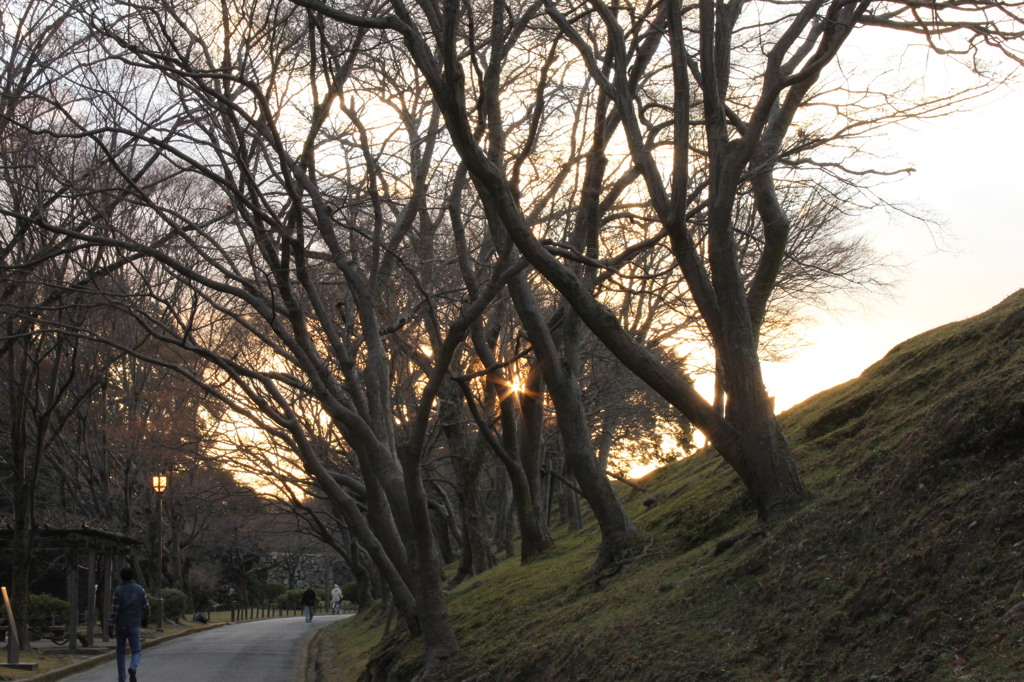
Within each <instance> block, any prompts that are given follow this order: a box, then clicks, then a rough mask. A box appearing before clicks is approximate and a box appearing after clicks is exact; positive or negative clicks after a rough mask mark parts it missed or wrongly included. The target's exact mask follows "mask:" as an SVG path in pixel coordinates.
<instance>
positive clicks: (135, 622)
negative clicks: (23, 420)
mask: <svg viewBox="0 0 1024 682" xmlns="http://www.w3.org/2000/svg"><path fill="white" fill-rule="evenodd" d="M121 581H122V582H121V584H120V585H118V586H117V587H115V588H114V604H113V608H112V609H111V611H110V625H109V627H108V630H109V633H110V636H111V637H116V638H117V640H116V641H117V682H125V680H126V678H125V670H124V653H125V645H126V644H127V645H128V648H129V649H130V650H131V652H132V658H131V662H130V663H129V664H128V677H127V679H128V680H131V682H136V680H138V677H137V675H138V671H139V663H140V662H141V661H142V628H144V627H146V625H148V624H149V600H148V599H146V590H144V589H143V588H142V585H140V584H138V583H137V582H135V571H133V570H132V569H131V568H129V567H127V566H125V567H124V568H122V569H121Z"/></svg>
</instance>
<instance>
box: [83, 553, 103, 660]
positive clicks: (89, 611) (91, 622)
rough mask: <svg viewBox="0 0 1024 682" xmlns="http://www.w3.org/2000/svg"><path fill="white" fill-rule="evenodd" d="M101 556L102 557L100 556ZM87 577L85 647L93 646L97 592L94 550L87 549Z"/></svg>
mask: <svg viewBox="0 0 1024 682" xmlns="http://www.w3.org/2000/svg"><path fill="white" fill-rule="evenodd" d="M101 556H102V555H101ZM88 575H89V577H88V578H87V580H88V583H86V588H85V594H86V599H87V600H88V601H87V602H86V605H85V623H86V625H85V645H86V646H93V644H95V639H94V638H95V637H96V595H97V593H98V592H99V590H97V589H96V588H97V587H98V585H97V584H96V550H95V549H93V548H91V547H90V548H89V573H88Z"/></svg>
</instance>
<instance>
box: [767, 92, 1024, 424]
mask: <svg viewBox="0 0 1024 682" xmlns="http://www.w3.org/2000/svg"><path fill="white" fill-rule="evenodd" d="M1022 111H1024V91H1021V90H1019V89H1018V90H1017V91H1006V92H1004V93H1002V94H1001V96H1000V97H999V98H998V99H997V98H994V97H993V98H989V99H988V101H986V102H985V103H984V104H979V106H978V107H977V108H976V109H975V110H974V111H971V112H966V113H960V114H955V115H952V116H950V117H947V118H943V119H937V120H933V121H925V122H922V123H919V124H918V126H917V128H918V129H917V130H916V131H908V130H896V129H894V130H893V132H892V133H891V134H889V135H888V137H886V138H885V139H884V140H883V141H880V143H884V146H885V147H886V148H887V151H888V153H890V154H892V155H893V156H894V157H896V158H901V159H905V160H907V161H908V162H912V163H913V164H914V166H915V167H916V168H917V172H916V173H914V174H913V175H912V176H911V177H909V178H907V179H905V180H901V181H900V182H898V183H896V184H894V185H891V186H890V187H888V188H887V189H886V190H885V191H886V195H887V196H888V197H889V198H892V199H898V200H901V201H905V202H909V203H911V204H913V205H914V207H915V208H916V209H918V210H919V211H920V210H923V211H925V212H927V213H928V214H930V215H931V216H933V217H934V218H935V219H936V221H937V222H938V223H939V225H940V231H935V232H933V231H930V230H929V229H928V228H927V227H926V226H924V225H922V224H920V223H918V222H915V221H911V220H909V219H900V220H893V219H891V218H890V216H887V215H882V214H879V215H874V216H870V217H869V219H868V220H867V223H866V225H865V227H866V228H867V229H868V230H869V231H870V233H871V234H872V235H873V241H874V244H875V246H876V248H877V249H878V250H879V252H881V253H888V254H893V255H894V256H895V260H896V262H897V263H899V264H900V265H901V267H900V270H899V272H898V273H897V276H898V278H899V282H898V284H897V286H896V287H895V289H894V290H893V291H892V292H891V294H892V297H891V298H886V297H882V296H876V297H873V298H871V299H870V300H865V301H862V303H861V305H860V307H857V304H848V305H847V308H848V309H847V310H845V311H835V312H834V313H833V314H832V315H831V316H830V315H829V314H828V313H826V314H824V315H823V316H822V319H821V324H820V325H819V326H817V327H815V328H813V329H811V330H810V331H809V333H808V342H809V343H810V345H809V347H808V348H807V349H805V350H803V351H802V352H800V353H799V354H798V355H797V356H796V357H794V358H793V359H792V360H790V361H789V362H784V363H768V364H766V365H765V367H764V373H765V382H766V383H767V384H768V387H769V390H770V392H771V393H773V394H774V395H775V396H776V407H777V408H778V409H779V410H784V409H786V408H788V407H790V406H792V405H794V404H796V403H798V402H800V401H802V400H804V399H805V398H808V397H810V396H811V395H813V394H815V393H818V392H819V391H822V390H825V389H827V388H830V387H832V386H835V385H837V384H839V383H843V382H845V381H847V380H849V379H852V378H854V377H856V376H858V375H859V374H860V373H861V372H862V371H863V370H864V369H866V368H867V367H868V366H870V365H871V364H873V363H875V362H877V361H878V360H879V359H881V358H882V356H884V355H885V354H886V353H887V352H888V351H889V350H890V349H891V348H892V347H893V346H895V345H896V344H898V343H900V342H901V341H903V340H905V339H907V338H910V337H912V336H916V335H917V334H920V333H922V332H925V331H927V330H929V329H933V328H935V327H937V326H940V325H943V324H946V323H949V322H954V321H956V320H961V319H964V318H966V317H970V316H972V315H976V314H978V313H981V312H983V311H985V310H987V309H988V308H991V307H992V306H994V305H995V304H996V303H998V302H999V301H1001V300H1002V299H1004V298H1005V297H1006V296H1009V295H1010V294H1012V293H1013V292H1015V291H1017V290H1018V289H1021V288H1024V267H1021V262H1022V260H1021V259H1022V254H1024V229H1022V228H1024V219H1022V217H1021V216H1022V215H1024V192H1022V191H1021V180H1022V177H1024V166H1022V164H1021V161H1022V159H1024V136H1022V135H1020V134H1019V128H1020V117H1021V112H1022Z"/></svg>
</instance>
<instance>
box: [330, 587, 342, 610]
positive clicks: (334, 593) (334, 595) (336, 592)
mask: <svg viewBox="0 0 1024 682" xmlns="http://www.w3.org/2000/svg"><path fill="white" fill-rule="evenodd" d="M331 613H334V614H338V613H341V588H340V587H338V583H334V589H333V590H331Z"/></svg>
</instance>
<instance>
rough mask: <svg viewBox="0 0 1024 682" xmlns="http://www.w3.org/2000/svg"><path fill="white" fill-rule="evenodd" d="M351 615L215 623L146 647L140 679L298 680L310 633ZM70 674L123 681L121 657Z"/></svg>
mask: <svg viewBox="0 0 1024 682" xmlns="http://www.w3.org/2000/svg"><path fill="white" fill-rule="evenodd" d="M347 617H349V616H347V615H342V616H331V615H317V616H315V617H314V618H313V622H312V623H306V621H305V620H304V619H303V617H302V616H297V617H294V618H274V619H272V620H257V621H251V622H248V623H237V624H231V625H224V626H222V627H218V628H211V629H209V630H204V631H202V632H196V633H194V634H191V635H187V636H185V637H178V638H177V639H173V640H170V641H168V642H164V643H161V644H157V645H154V646H149V647H144V648H143V649H142V663H140V664H139V674H138V679H139V682H186V681H188V680H226V681H232V680H240V681H243V682H292V681H293V680H295V678H296V665H298V661H299V653H300V652H301V651H302V648H303V647H304V646H305V645H306V640H307V638H308V637H310V636H311V635H312V634H313V633H314V632H316V631H317V630H319V629H320V628H322V627H323V626H325V625H328V624H330V623H333V622H335V621H337V620H339V619H341V618H347ZM129 655H130V654H129ZM126 663H127V661H126ZM65 679H66V680H73V681H74V682H117V662H116V661H113V660H111V661H109V662H107V663H104V664H103V665H100V666H97V667H95V668H92V669H91V670H88V671H86V672H83V673H79V674H78V675H75V676H73V677H67V678H65Z"/></svg>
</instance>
